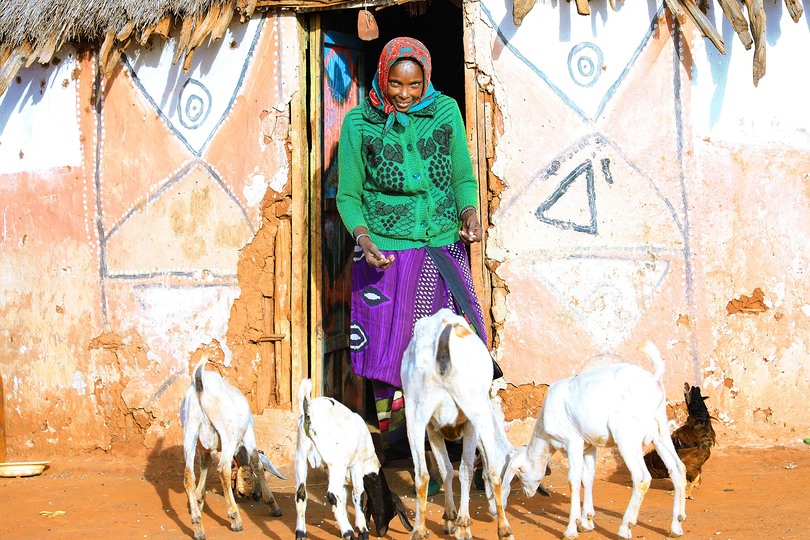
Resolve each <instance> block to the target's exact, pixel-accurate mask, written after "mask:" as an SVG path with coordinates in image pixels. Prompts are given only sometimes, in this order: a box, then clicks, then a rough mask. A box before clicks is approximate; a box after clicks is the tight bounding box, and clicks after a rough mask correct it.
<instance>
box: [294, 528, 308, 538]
mask: <svg viewBox="0 0 810 540" xmlns="http://www.w3.org/2000/svg"><path fill="white" fill-rule="evenodd" d="M306 537H307V533H306V531H300V530H298V529H295V540H304V539H305V538H306Z"/></svg>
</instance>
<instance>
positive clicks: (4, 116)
mask: <svg viewBox="0 0 810 540" xmlns="http://www.w3.org/2000/svg"><path fill="white" fill-rule="evenodd" d="M77 67H78V60H77V58H76V52H75V51H74V50H73V49H72V48H70V47H65V48H64V49H63V50H62V52H61V53H60V54H59V55H57V57H56V58H54V60H53V62H52V63H51V64H49V65H47V66H42V65H40V64H34V65H32V66H31V67H30V68H28V69H24V70H22V71H21V72H20V73H19V75H18V78H17V81H16V82H14V83H12V84H11V86H10V87H9V89H8V91H6V92H5V93H4V94H3V95H2V96H0V174H13V173H18V172H22V171H29V170H47V169H51V168H54V167H67V166H74V167H75V166H78V165H80V164H81V140H80V136H79V124H78V122H77V108H78V105H77V100H78V92H77V85H78V78H77V76H76V69H77Z"/></svg>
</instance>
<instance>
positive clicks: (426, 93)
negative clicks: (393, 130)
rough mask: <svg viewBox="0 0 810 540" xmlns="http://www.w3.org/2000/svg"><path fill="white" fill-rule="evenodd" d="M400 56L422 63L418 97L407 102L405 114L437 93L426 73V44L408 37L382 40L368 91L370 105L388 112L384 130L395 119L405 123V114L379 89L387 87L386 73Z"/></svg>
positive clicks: (428, 54)
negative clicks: (423, 78) (420, 91)
mask: <svg viewBox="0 0 810 540" xmlns="http://www.w3.org/2000/svg"><path fill="white" fill-rule="evenodd" d="M402 58H411V59H413V60H415V61H416V62H418V63H419V65H420V66H422V73H423V74H424V76H425V81H424V84H423V86H422V88H423V90H422V98H421V99H420V100H419V101H417V102H416V103H414V104H413V105H411V108H410V109H408V113H410V112H416V111H419V110H421V109H424V108H425V107H427V106H428V105H430V104H431V103H433V101H434V100H435V99H436V97H437V96H438V95H439V94H440V93H441V92H437V91H436V90H435V89H434V88H433V85H432V83H431V82H430V74H431V72H432V64H431V61H430V52H428V50H427V47H425V46H424V44H422V42H421V41H419V40H418V39H414V38H410V37H398V38H394V39H392V40H391V41H389V42H388V43H386V45H385V47H383V50H382V53H380V61H379V62H378V64H377V73H376V74H375V75H374V80H373V81H372V83H371V90H370V91H369V93H368V97H369V100H370V101H371V104H372V105H373V106H374V107H375V108H377V109H380V110H382V111H383V112H384V113H385V114H387V115H388V121H387V122H386V127H385V131H388V129H390V127H391V126H392V125H393V123H394V120H395V119H396V120H397V121H398V122H399V123H400V124H402V125H404V126H407V125H408V115H407V113H401V112H398V111H397V110H396V108H395V107H394V105H393V104H392V103H391V102H390V101H389V99H388V94H387V93H386V92H384V91H382V89H383V88H387V87H388V73H389V72H390V71H391V66H392V65H394V62H396V61H397V60H400V59H402Z"/></svg>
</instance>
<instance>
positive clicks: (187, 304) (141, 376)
mask: <svg viewBox="0 0 810 540" xmlns="http://www.w3.org/2000/svg"><path fill="white" fill-rule="evenodd" d="M297 32H298V26H297V22H296V19H295V17H294V16H279V17H274V16H268V17H256V18H254V19H253V20H251V21H249V22H247V23H245V24H242V23H240V22H239V21H238V20H237V21H234V22H233V23H232V24H231V26H230V28H229V29H228V32H227V34H226V36H225V38H224V39H222V40H221V41H218V42H215V43H213V44H210V45H209V46H208V47H205V48H201V49H197V50H196V51H195V54H194V57H193V61H192V63H191V64H190V66H189V69H188V71H187V72H183V70H182V62H179V63H178V64H177V65H174V64H173V63H172V56H173V51H174V44H175V39H176V38H172V39H169V40H168V41H163V40H162V39H160V38H153V40H154V41H153V42H151V43H150V44H149V45H148V46H147V47H143V48H137V49H136V48H133V49H129V50H127V51H125V56H124V57H123V58H122V61H121V62H120V65H118V66H117V67H116V69H115V70H114V72H113V74H112V75H111V76H110V77H109V78H101V77H100V76H99V75H98V67H97V65H96V63H95V58H96V56H95V54H94V51H92V50H90V51H76V50H70V49H65V50H63V51H62V52H61V53H60V54H59V55H58V59H55V60H54V61H53V62H52V64H50V65H48V66H32V67H31V68H28V69H25V70H23V71H21V72H20V76H19V77H18V79H17V81H16V83H13V84H12V85H11V88H10V89H9V90H8V91H7V92H6V93H5V94H4V95H3V96H2V97H0V111H2V113H1V114H0V130H1V133H0V201H2V203H1V204H0V211H2V229H1V230H2V238H0V253H2V258H0V276H2V277H0V320H2V321H3V324H2V325H1V326H0V372H2V374H3V378H4V382H5V385H4V386H5V394H6V395H5V400H6V401H5V405H6V422H7V425H6V433H7V436H8V446H9V459H26V458H27V459H33V458H34V457H36V456H41V455H47V454H50V453H55V452H58V451H64V450H65V449H70V450H79V451H94V450H99V451H121V452H125V451H138V450H143V449H151V448H155V447H158V446H160V447H162V448H165V447H167V446H172V445H177V444H178V443H179V442H180V440H181V439H180V437H179V434H180V428H179V417H178V410H179V404H180V401H181V399H182V396H183V394H184V392H185V389H186V388H187V385H188V381H189V362H194V361H196V359H198V358H199V349H200V348H201V347H208V348H210V350H211V351H212V353H213V360H214V361H216V362H217V363H218V364H220V366H227V367H228V373H229V376H230V377H231V378H232V379H233V380H234V381H236V382H237V384H239V385H240V387H242V388H243V389H244V390H245V393H246V394H248V396H249V398H250V400H251V403H252V404H253V406H254V408H257V407H260V406H262V403H260V396H258V394H257V391H258V388H259V386H260V384H259V382H258V379H259V375H258V369H257V365H258V364H259V363H260V353H261V351H260V345H259V344H258V342H257V338H260V337H261V336H262V335H264V334H266V333H267V329H266V328H265V325H266V324H268V321H267V316H266V314H265V313H264V311H263V310H264V308H265V307H266V306H265V305H264V304H265V303H266V301H267V299H268V298H269V299H270V300H271V301H272V299H273V297H274V295H275V294H276V292H277V291H278V290H279V289H282V290H286V289H287V288H288V287H286V285H285V286H284V287H277V286H276V284H274V281H273V280H274V274H275V268H276V264H275V259H276V257H275V255H276V253H275V252H274V250H273V247H274V246H275V243H276V237H277V235H278V232H279V231H282V232H284V231H286V232H287V233H288V232H289V229H290V220H291V215H290V211H289V208H290V197H291V189H290V186H289V170H290V165H289V164H290V158H289V152H290V148H289V123H290V108H289V103H290V100H291V96H293V95H294V94H295V93H296V92H298V91H299V84H298V69H299V66H298V60H297V59H298V34H297ZM254 240H255V241H256V246H255V247H251V243H252V242H254ZM285 245H289V241H287V242H286V244H285ZM246 246H247V248H246ZM288 257H289V255H288ZM243 283H244V288H243V287H242V284H243ZM269 324H270V325H271V326H272V324H273V320H270V321H269ZM271 360H272V358H271ZM265 393H266V392H265ZM267 399H268V396H264V400H265V401H264V403H263V405H266V404H267Z"/></svg>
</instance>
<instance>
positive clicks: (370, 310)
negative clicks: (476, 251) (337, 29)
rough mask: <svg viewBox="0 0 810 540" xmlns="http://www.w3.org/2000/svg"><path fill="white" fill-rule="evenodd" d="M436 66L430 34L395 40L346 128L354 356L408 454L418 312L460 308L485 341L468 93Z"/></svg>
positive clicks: (343, 202) (391, 443)
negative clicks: (407, 394)
mask: <svg viewBox="0 0 810 540" xmlns="http://www.w3.org/2000/svg"><path fill="white" fill-rule="evenodd" d="M431 74H432V62H431V57H430V53H429V52H428V50H427V48H426V47H425V46H424V45H423V44H422V42H420V41H418V40H416V39H414V38H409V37H401V38H395V39H392V40H391V41H389V42H388V43H387V44H386V46H385V47H384V48H383V50H382V53H381V54H380V60H379V62H378V64H377V73H376V74H375V76H374V79H373V82H372V89H371V91H370V92H369V96H368V99H366V100H365V101H364V102H363V103H362V104H360V105H358V106H357V107H355V108H354V109H352V110H351V111H350V112H349V113H348V114H347V115H346V117H345V119H344V122H343V126H342V129H341V134H340V145H339V175H340V179H339V185H338V193H337V200H336V201H337V207H338V210H339V212H340V215H341V218H342V219H343V223H344V225H345V226H346V228H347V229H348V230H349V232H351V233H352V234H353V236H354V238H355V242H356V244H357V247H356V248H355V257H354V261H355V263H354V267H353V269H352V304H351V305H352V309H351V329H350V332H351V343H352V346H351V355H352V367H353V369H354V372H355V373H356V374H357V375H360V376H362V377H366V378H368V379H370V380H371V386H372V388H373V390H374V396H375V400H376V402H377V405H376V410H377V415H378V422H379V426H380V432H381V434H382V438H383V448H385V449H386V452H387V457H388V458H389V459H396V458H398V457H401V456H402V455H403V454H404V455H410V449H409V447H408V443H407V440H406V438H405V429H404V418H405V417H404V402H403V398H402V391H401V390H400V388H401V386H402V383H401V380H400V365H401V362H402V354H403V352H404V351H405V348H406V347H407V345H408V342H409V341H410V339H411V336H412V334H413V328H414V323H415V321H416V320H418V319H420V318H422V317H426V316H429V315H432V314H434V313H436V312H437V311H438V310H439V309H441V308H450V309H452V310H453V311H455V312H456V313H459V314H463V315H464V316H465V317H466V318H467V319H468V320H469V321H470V323H471V326H472V327H473V328H474V329H475V331H476V332H477V333H478V335H479V336H480V337H481V338H482V339H483V340H484V341H485V342H486V332H485V330H484V325H483V316H482V312H481V307H480V305H479V303H478V298H477V297H476V294H475V287H474V285H473V282H472V277H471V272H470V263H469V259H468V255H467V249H466V246H467V245H468V244H470V243H471V242H479V241H480V240H481V232H482V231H481V224H480V223H479V221H478V215H477V212H476V208H477V206H478V183H477V180H476V178H475V176H474V174H473V169H472V163H471V160H470V154H469V150H468V148H467V138H466V131H465V128H464V123H463V121H462V118H461V112H460V110H459V107H458V103H457V102H456V101H455V100H454V99H453V98H451V97H449V96H447V95H444V94H442V93H441V92H439V91H437V90H436V89H435V88H434V87H433V84H432V82H431Z"/></svg>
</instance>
